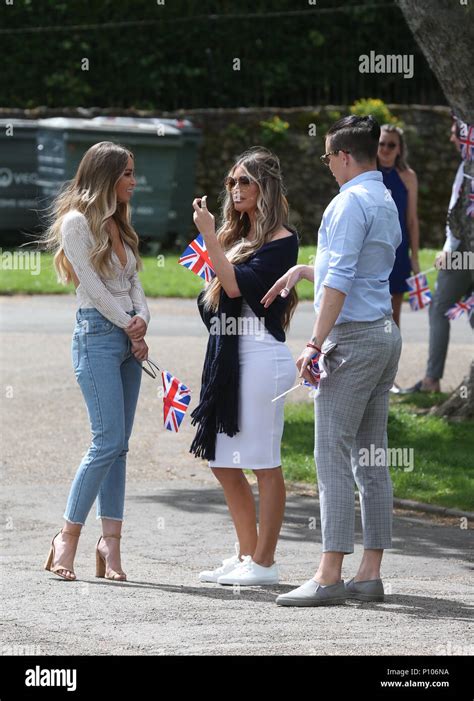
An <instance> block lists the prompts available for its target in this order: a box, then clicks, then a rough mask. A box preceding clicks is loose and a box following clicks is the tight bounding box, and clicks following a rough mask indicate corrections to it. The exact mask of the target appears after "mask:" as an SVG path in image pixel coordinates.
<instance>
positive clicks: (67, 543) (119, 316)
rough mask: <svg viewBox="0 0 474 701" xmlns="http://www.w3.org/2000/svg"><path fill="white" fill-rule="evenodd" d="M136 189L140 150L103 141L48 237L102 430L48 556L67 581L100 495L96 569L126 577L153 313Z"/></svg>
mask: <svg viewBox="0 0 474 701" xmlns="http://www.w3.org/2000/svg"><path fill="white" fill-rule="evenodd" d="M134 187H135V173H134V159H133V154H132V153H130V152H129V151H128V150H127V149H126V148H124V147H123V146H120V145H117V144H114V143H111V142H108V141H103V142H101V143H98V144H95V145H94V146H92V147H91V148H90V149H89V150H88V151H87V152H86V154H85V155H84V157H83V159H82V161H81V163H80V164H79V168H78V170H77V173H76V175H75V177H74V179H73V180H72V181H70V182H69V183H68V184H67V186H66V188H65V189H64V190H63V192H62V193H61V194H60V195H59V196H58V197H57V198H56V200H55V202H54V203H53V206H52V212H53V215H52V223H51V226H50V227H49V229H48V231H47V232H46V233H45V235H44V237H43V239H44V243H45V247H46V249H47V250H52V251H54V252H55V256H54V265H55V268H56V271H57V273H58V277H59V279H60V280H61V281H62V282H64V283H68V282H71V281H72V282H74V285H75V287H76V296H77V305H78V309H77V312H76V326H75V329H74V333H73V337H72V349H71V351H72V363H73V368H74V372H75V375H76V379H77V382H78V384H79V386H80V388H81V390H82V393H83V396H84V399H85V402H86V406H87V411H88V415H89V420H90V425H91V433H92V440H91V444H90V447H89V450H88V451H87V453H86V454H85V455H84V457H83V459H82V461H81V464H80V465H79V468H78V470H77V472H76V476H75V478H74V480H73V483H72V486H71V490H70V493H69V498H68V501H67V506H66V509H65V512H64V518H65V520H66V523H65V526H64V528H63V529H62V530H61V531H60V532H59V533H58V534H57V535H56V536H55V537H54V538H53V541H52V543H51V549H50V552H49V555H48V558H47V560H46V563H45V569H47V570H49V571H51V572H54V574H56V575H58V576H59V577H62V578H63V579H66V580H74V579H76V575H75V573H74V557H75V554H76V549H77V543H78V539H79V535H80V533H81V529H82V526H83V525H84V523H85V521H86V518H87V515H88V513H89V511H90V509H91V507H92V505H93V503H94V501H95V500H96V499H97V518H101V519H102V536H101V537H100V539H99V542H98V543H97V547H96V576H98V577H106V578H107V579H115V580H124V579H126V574H125V573H124V572H123V570H122V568H121V561H120V538H121V528H122V520H123V510H124V498H125V472H126V455H127V451H128V440H129V438H130V434H131V431H132V426H133V420H134V415H135V409H136V405H137V400H138V394H139V390H140V382H141V375H142V367H141V361H143V360H145V359H146V358H147V355H148V347H147V344H146V342H145V340H144V337H145V334H146V331H147V326H148V323H149V320H150V313H149V311H148V306H147V303H146V300H145V295H144V293H143V289H142V287H141V284H140V281H139V279H138V274H137V269H140V268H141V261H140V256H139V253H138V244H139V239H138V236H137V234H136V232H135V231H134V229H133V227H132V225H131V223H130V209H129V201H130V198H131V196H132V193H133V189H134Z"/></svg>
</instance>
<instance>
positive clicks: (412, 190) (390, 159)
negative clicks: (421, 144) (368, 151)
mask: <svg viewBox="0 0 474 701" xmlns="http://www.w3.org/2000/svg"><path fill="white" fill-rule="evenodd" d="M406 155H407V149H406V143H405V137H404V134H403V129H401V128H400V127H397V126H394V125H393V124H384V125H383V126H382V127H381V130H380V141H379V148H378V152H377V165H378V168H379V170H380V171H381V173H382V177H383V182H384V185H385V187H386V188H387V189H388V190H389V191H390V193H391V195H392V198H393V200H394V202H395V204H396V205H397V209H398V216H399V218H400V226H401V229H402V242H401V244H400V245H399V247H398V248H397V253H396V257H395V264H394V266H393V270H392V272H391V274H390V277H389V283H390V294H391V295H392V310H393V319H394V321H395V323H396V324H397V326H398V327H400V314H401V308H402V301H403V295H404V293H405V292H406V291H407V290H408V285H407V283H406V279H407V278H408V277H410V276H411V274H412V272H413V274H414V275H416V274H417V273H419V272H420V265H419V262H418V249H419V238H420V234H419V222H418V211H417V209H418V179H417V177H416V173H415V171H414V170H412V169H411V168H410V167H409V165H408V163H407V161H406ZM391 391H392V392H394V393H398V392H399V391H400V388H399V387H398V385H397V384H396V383H394V385H393V387H392V389H391Z"/></svg>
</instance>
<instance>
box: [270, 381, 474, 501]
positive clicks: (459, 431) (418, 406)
mask: <svg viewBox="0 0 474 701" xmlns="http://www.w3.org/2000/svg"><path fill="white" fill-rule="evenodd" d="M445 396H447V395H443V394H433V395H426V394H424V395H412V396H410V397H408V396H407V397H394V398H392V399H391V404H390V414H389V420H388V438H389V448H413V451H414V452H413V456H414V460H413V470H412V471H409V470H406V471H405V469H404V468H403V467H391V468H390V474H391V477H392V481H393V486H394V496H396V497H398V498H401V499H414V500H416V501H422V502H425V503H428V504H438V505H440V506H446V507H451V508H458V509H463V510H466V511H474V497H473V495H474V460H473V458H472V456H473V455H474V430H473V422H470V421H464V422H460V423H448V422H447V421H445V420H444V419H440V418H437V417H434V416H428V415H426V409H427V408H429V407H430V406H432V405H433V404H434V403H436V402H439V401H440V400H441V399H443V398H444V397H445ZM285 417H286V419H285V431H284V434H283V443H282V463H283V468H284V472H285V476H286V478H287V479H291V480H298V481H302V482H315V480H316V470H315V466H314V459H313V446H314V418H313V417H314V413H313V402H312V401H310V400H307V401H306V402H298V403H292V404H290V403H287V404H286V406H285Z"/></svg>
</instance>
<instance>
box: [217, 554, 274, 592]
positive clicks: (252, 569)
mask: <svg viewBox="0 0 474 701" xmlns="http://www.w3.org/2000/svg"><path fill="white" fill-rule="evenodd" d="M278 581H279V575H278V567H277V564H276V563H275V562H274V563H273V565H271V566H270V567H262V565H257V563H256V562H254V561H253V560H252V556H251V555H246V556H245V557H244V559H243V560H242V562H241V563H240V564H238V565H237V567H236V568H235V569H234V570H232V571H231V572H228V573H227V574H223V575H221V576H220V577H219V578H218V580H217V583H218V584H243V585H247V586H252V585H253V586H255V585H257V584H278Z"/></svg>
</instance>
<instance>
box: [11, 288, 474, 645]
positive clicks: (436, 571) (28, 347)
mask: <svg viewBox="0 0 474 701" xmlns="http://www.w3.org/2000/svg"><path fill="white" fill-rule="evenodd" d="M150 306H151V311H152V315H153V321H152V324H151V328H150V335H149V338H150V341H149V345H150V355H151V356H152V357H153V358H154V359H155V360H156V361H158V362H159V363H161V364H162V365H163V366H164V367H167V368H168V369H170V370H173V371H174V372H175V374H176V375H177V376H179V377H180V378H181V379H182V380H183V381H185V382H187V384H188V385H189V386H190V387H191V388H192V389H193V390H194V392H195V395H196V396H197V393H198V390H199V377H200V371H201V364H202V359H203V355H204V348H205V340H206V339H205V333H204V331H203V328H202V327H201V322H200V321H199V319H198V317H197V312H196V308H195V304H194V302H190V301H185V300H183V301H177V300H157V301H153V302H151V305H150ZM74 309H75V303H74V299H73V298H72V297H56V296H47V297H14V298H5V297H3V298H0V319H1V328H2V332H3V333H2V345H1V361H2V363H1V365H2V368H1V373H2V385H3V387H4V391H3V401H2V428H3V454H2V466H1V473H0V478H1V484H2V495H3V500H2V515H1V522H2V523H3V524H4V525H3V528H2V529H1V531H0V532H1V534H2V539H3V546H2V558H1V563H2V565H3V567H2V570H1V572H2V578H1V580H2V594H3V599H4V602H5V603H4V608H5V613H4V616H3V619H4V624H3V639H2V645H3V648H2V649H3V652H4V653H7V654H8V653H11V652H12V651H13V652H14V653H15V654H21V652H26V653H28V654H66V653H69V652H71V651H72V652H73V653H77V654H137V653H138V654H204V653H207V654H217V655H222V654H237V655H241V654H249V653H254V654H275V653H276V654H293V653H295V654H303V655H304V654H316V655H328V654H354V655H356V654H372V655H380V654H446V653H447V654H450V652H451V654H452V652H453V651H454V652H456V651H457V652H460V653H461V654H473V653H474V646H473V643H472V629H471V631H469V627H468V620H469V615H470V614H471V615H472V594H473V590H472V584H471V583H470V579H471V580H472V557H471V554H470V552H469V547H468V546H469V544H471V549H472V532H470V531H469V530H466V529H464V528H462V525H463V524H462V523H461V522H460V520H459V519H443V520H441V519H436V520H434V519H428V518H421V517H420V516H419V515H415V514H408V513H402V512H397V514H396V518H395V523H394V536H395V537H394V548H393V549H392V550H391V551H389V552H388V553H387V555H386V558H385V564H384V569H383V574H384V579H385V582H386V587H387V588H388V590H389V591H390V592H391V597H389V598H388V600H387V601H386V602H385V603H383V604H358V603H353V602H351V603H348V604H346V605H344V606H338V607H331V608H330V609H326V608H323V609H284V608H280V607H277V606H276V605H275V604H274V599H275V596H276V595H277V594H278V593H280V592H282V591H288V590H289V589H291V588H293V587H294V586H296V585H298V584H300V583H302V582H303V581H305V580H306V579H308V578H309V577H310V576H312V574H313V572H314V567H315V565H316V563H317V560H318V556H319V553H320V535H319V528H318V527H317V528H316V529H314V528H312V527H311V525H312V523H313V521H312V519H313V518H314V517H318V504H317V501H316V499H315V497H314V494H312V490H311V489H310V488H308V489H307V490H304V492H306V493H304V492H302V493H300V492H299V491H298V490H291V489H290V493H289V497H288V504H287V510H286V516H285V522H284V527H283V532H282V538H281V543H280V546H279V550H278V561H279V563H280V566H281V570H282V584H281V585H279V586H277V587H270V588H263V587H262V588H258V587H256V588H250V589H249V588H243V587H242V588H241V590H240V591H233V590H232V588H224V587H220V586H218V585H212V584H207V585H201V584H200V583H199V582H198V581H197V577H196V573H197V572H198V571H199V570H200V569H203V568H205V567H206V568H207V567H209V566H213V565H217V564H218V563H219V561H220V560H221V559H222V558H223V557H227V556H229V555H231V554H232V551H233V542H234V535H233V530H232V528H231V525H230V522H229V518H228V516H227V512H226V507H225V503H224V500H223V497H222V493H221V491H220V490H219V489H217V488H216V483H215V481H214V478H213V477H212V475H211V474H210V473H209V471H208V469H207V467H206V466H205V464H204V463H203V462H201V461H199V460H196V459H194V458H193V457H192V456H191V455H189V453H188V448H189V444H190V441H191V437H192V435H193V431H194V429H192V427H190V425H189V422H186V421H185V423H184V425H183V428H182V431H181V432H180V434H179V435H178V436H176V435H172V434H170V433H168V432H165V431H164V430H163V429H162V425H161V403H160V400H159V398H158V397H157V396H156V388H157V386H158V385H157V383H156V381H152V380H151V378H149V377H148V376H146V377H144V378H143V389H142V394H141V397H140V402H139V407H138V410H137V417H136V426H135V430H134V434H133V437H132V440H131V443H130V457H129V465H128V491H127V502H126V524H125V528H124V535H125V537H124V540H123V564H124V568H125V570H126V571H127V572H128V575H129V581H128V582H127V583H111V582H104V580H98V579H96V578H95V577H94V544H95V541H96V539H97V537H98V534H99V524H98V523H97V521H96V520H95V518H94V513H92V512H91V515H90V517H89V521H88V523H87V525H86V527H85V529H84V533H83V537H82V538H81V542H80V547H79V553H78V557H77V561H76V571H77V574H78V577H79V580H78V581H77V582H73V583H71V582H64V581H62V580H60V579H58V578H56V577H54V576H53V575H50V574H49V573H47V572H44V571H43V570H42V565H43V561H44V559H45V557H46V554H47V551H48V545H49V541H50V539H51V537H52V536H53V535H54V533H55V532H57V530H59V527H60V526H61V515H62V511H63V508H64V503H65V500H66V496H67V491H68V487H69V484H70V481H71V479H72V477H73V474H74V472H75V469H76V467H77V464H78V463H79V461H80V458H81V457H82V455H83V453H84V452H85V450H86V449H87V446H88V439H89V437H88V420H87V413H86V410H85V407H84V405H83V402H82V395H81V393H80V390H79V388H78V386H77V384H76V381H75V378H74V375H73V372H72V368H71V361H70V337H71V331H72V326H73V323H74ZM311 319H312V312H311V305H310V304H309V303H305V304H302V305H301V306H300V308H299V309H298V312H297V317H296V319H295V323H294V325H293V328H292V332H291V334H290V338H289V344H290V348H291V350H292V351H293V353H294V355H296V354H297V352H298V351H299V349H300V348H301V347H302V342H303V341H304V340H305V339H306V338H307V334H308V331H309V330H310V329H311ZM452 329H453V334H452V345H451V347H450V354H449V357H448V365H447V372H446V377H445V382H444V389H446V390H448V389H450V388H452V387H454V386H456V385H457V383H458V382H459V381H460V380H461V379H462V375H463V372H464V370H465V368H466V367H467V364H468V360H469V358H470V356H471V354H472V346H471V343H472V337H471V332H470V329H469V326H468V324H467V323H466V322H465V321H464V320H459V321H458V322H455V323H454V324H453V325H452ZM403 334H404V350H403V356H402V363H401V368H400V375H399V380H400V382H401V383H402V384H408V383H412V382H413V381H415V380H416V379H418V378H419V377H420V376H421V375H422V374H423V370H424V365H425V359H426V339H427V318H426V315H425V314H424V313H423V312H419V313H417V314H416V315H415V314H411V313H410V311H409V310H405V311H404V315H403ZM298 391H300V390H297V392H298ZM297 392H296V393H294V394H297ZM301 392H303V390H301ZM300 399H301V396H300ZM193 403H194V402H193ZM20 427H21V429H20ZM360 540H361V531H360V520H359V516H358V519H357V543H358V544H357V545H356V551H355V553H354V554H353V555H351V556H349V557H347V558H346V560H345V565H344V571H343V576H344V577H345V578H348V577H350V576H352V575H353V573H354V571H355V569H356V566H357V562H358V558H359V556H360V553H361V546H360V545H359V543H360ZM470 568H471V569H470ZM25 574H26V576H25ZM104 612H107V615H106V616H104Z"/></svg>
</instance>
